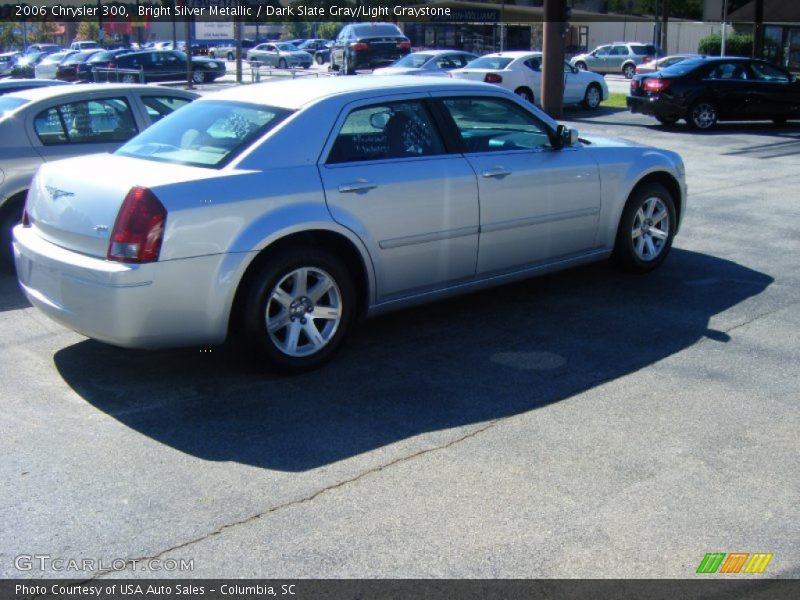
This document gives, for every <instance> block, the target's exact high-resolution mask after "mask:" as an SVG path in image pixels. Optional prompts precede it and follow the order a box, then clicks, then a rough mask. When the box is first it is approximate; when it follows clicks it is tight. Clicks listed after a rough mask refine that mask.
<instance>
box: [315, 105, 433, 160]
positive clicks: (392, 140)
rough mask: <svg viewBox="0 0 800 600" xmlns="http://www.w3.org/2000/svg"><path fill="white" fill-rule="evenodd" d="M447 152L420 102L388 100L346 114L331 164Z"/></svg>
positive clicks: (335, 144) (331, 156) (330, 156)
mask: <svg viewBox="0 0 800 600" xmlns="http://www.w3.org/2000/svg"><path fill="white" fill-rule="evenodd" d="M444 152H445V148H444V143H443V142H442V139H441V137H440V136H439V133H438V131H437V130H436V127H435V125H434V124H433V121H432V120H431V118H430V115H428V111H427V110H426V109H425V107H424V106H423V105H422V103H421V102H389V103H386V104H378V105H374V106H367V107H364V108H357V109H355V110H354V111H353V112H351V113H350V114H349V115H348V116H347V119H346V120H345V122H344V125H342V129H341V131H339V134H338V135H337V136H336V141H335V142H334V144H333V148H331V152H330V155H329V156H328V164H335V163H343V162H356V161H366V160H386V159H392V158H411V157H417V156H432V155H436V154H444Z"/></svg>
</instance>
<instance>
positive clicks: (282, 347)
mask: <svg viewBox="0 0 800 600" xmlns="http://www.w3.org/2000/svg"><path fill="white" fill-rule="evenodd" d="M355 302H356V299H355V288H354V286H353V282H352V279H351V277H350V275H349V274H348V271H347V269H346V267H345V266H344V265H343V263H342V262H341V261H340V260H339V259H338V258H336V257H335V256H334V255H332V254H330V253H328V252H326V251H324V250H321V249H317V248H313V247H309V248H297V249H293V250H289V251H284V252H281V253H278V254H276V255H275V256H272V257H270V258H269V259H268V260H267V261H266V262H265V263H264V266H263V267H262V268H261V271H260V272H259V273H258V274H257V275H256V277H255V279H254V280H253V284H252V285H251V287H250V289H249V292H248V296H247V301H246V302H245V334H246V336H247V338H248V340H249V341H250V342H251V344H252V345H254V346H255V347H256V349H257V350H258V351H260V353H261V355H262V356H263V357H264V358H266V359H267V360H268V361H269V363H270V364H271V365H273V366H275V367H277V368H278V369H279V370H282V371H286V372H301V371H306V370H309V369H314V368H316V367H318V366H320V365H322V364H323V363H325V362H327V361H328V360H329V359H330V358H331V357H332V356H333V354H334V353H335V352H336V351H337V350H338V349H339V347H340V346H341V344H342V342H343V341H344V339H345V337H346V336H347V333H348V330H349V328H350V325H351V323H352V320H353V317H354V315H355Z"/></svg>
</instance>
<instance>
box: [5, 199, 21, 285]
mask: <svg viewBox="0 0 800 600" xmlns="http://www.w3.org/2000/svg"><path fill="white" fill-rule="evenodd" d="M24 208H25V202H24V201H22V202H19V201H17V202H10V203H7V204H6V205H5V206H3V207H2V209H0V271H2V272H3V273H13V272H14V251H13V249H12V247H11V239H12V235H11V230H12V229H13V228H14V227H15V226H16V225H17V224H19V222H20V221H21V220H22V211H23V209H24Z"/></svg>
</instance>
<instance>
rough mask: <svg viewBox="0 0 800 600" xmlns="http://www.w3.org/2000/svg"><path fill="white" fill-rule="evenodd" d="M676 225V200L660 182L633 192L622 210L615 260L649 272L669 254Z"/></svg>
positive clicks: (638, 270) (621, 264)
mask: <svg viewBox="0 0 800 600" xmlns="http://www.w3.org/2000/svg"><path fill="white" fill-rule="evenodd" d="M676 225H677V220H676V211H675V199H674V198H673V197H672V194H670V192H669V190H667V188H665V187H664V186H663V185H661V184H658V183H648V184H646V185H643V186H641V187H639V188H637V189H636V190H634V192H633V193H632V194H631V197H630V198H628V202H627V204H626V205H625V209H624V210H623V212H622V218H621V219H620V223H619V228H618V230H617V239H616V243H615V246H614V253H613V259H614V260H615V262H616V263H617V264H618V265H620V266H621V267H623V268H624V269H626V270H628V271H633V272H636V273H646V272H647V271H651V270H653V269H655V268H656V267H658V266H659V265H660V264H661V263H662V262H664V260H665V259H666V258H667V255H668V254H669V251H670V248H671V247H672V238H673V237H674V236H675V226H676Z"/></svg>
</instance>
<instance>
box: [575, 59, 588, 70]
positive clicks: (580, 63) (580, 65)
mask: <svg viewBox="0 0 800 600" xmlns="http://www.w3.org/2000/svg"><path fill="white" fill-rule="evenodd" d="M575 67H577V68H578V69H580V70H581V71H588V70H589V67H587V66H586V63H585V62H583V61H578V62H576V63H575Z"/></svg>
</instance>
